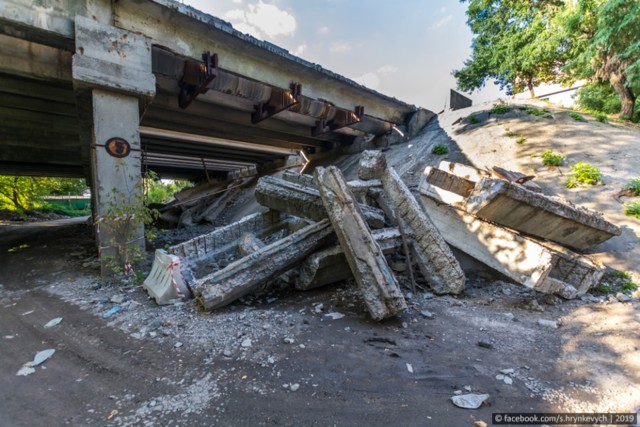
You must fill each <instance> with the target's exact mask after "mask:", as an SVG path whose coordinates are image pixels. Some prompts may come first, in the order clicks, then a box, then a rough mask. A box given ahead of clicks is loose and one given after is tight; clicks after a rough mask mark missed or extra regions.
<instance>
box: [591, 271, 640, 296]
mask: <svg viewBox="0 0 640 427" xmlns="http://www.w3.org/2000/svg"><path fill="white" fill-rule="evenodd" d="M637 289H638V284H637V283H635V282H634V281H633V276H632V275H631V273H630V272H628V271H614V272H611V273H609V274H607V275H606V276H605V277H603V278H602V280H601V281H600V283H599V284H598V286H596V287H595V288H593V293H595V294H600V295H607V294H615V293H618V292H622V293H623V294H631V293H633V292H635V291H636V290H637Z"/></svg>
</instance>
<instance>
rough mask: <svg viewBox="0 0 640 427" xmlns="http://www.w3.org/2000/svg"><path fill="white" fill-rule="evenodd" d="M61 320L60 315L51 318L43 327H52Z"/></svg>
mask: <svg viewBox="0 0 640 427" xmlns="http://www.w3.org/2000/svg"><path fill="white" fill-rule="evenodd" d="M61 322H62V317H56V318H55V319H51V320H49V321H48V322H47V323H46V325H44V327H45V328H53V327H54V326H57V325H59V324H60V323H61Z"/></svg>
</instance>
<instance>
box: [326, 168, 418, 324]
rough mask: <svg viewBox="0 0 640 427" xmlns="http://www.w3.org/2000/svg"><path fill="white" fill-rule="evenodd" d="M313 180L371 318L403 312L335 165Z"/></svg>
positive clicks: (379, 254) (402, 303)
mask: <svg viewBox="0 0 640 427" xmlns="http://www.w3.org/2000/svg"><path fill="white" fill-rule="evenodd" d="M314 179H315V182H316V185H317V186H318V188H319V189H320V195H321V197H322V202H323V204H324V207H325V208H326V212H327V214H328V215H329V219H330V220H331V223H332V224H333V227H334V230H335V233H336V235H337V237H338V240H339V241H340V246H342V249H343V250H344V253H345V256H346V258H347V262H348V263H349V266H350V267H351V272H352V273H353V275H354V277H355V279H356V283H357V284H358V287H359V288H360V291H361V292H362V294H363V297H364V300H365V303H366V304H367V307H368V309H369V313H370V314H371V317H373V318H374V319H376V320H382V319H385V318H388V317H392V316H395V315H396V314H398V313H399V312H400V311H402V310H404V309H406V308H407V304H406V302H405V300H404V296H403V295H402V292H401V291H400V288H399V285H398V282H397V280H396V278H395V276H394V275H393V272H392V271H391V267H389V264H387V261H386V259H385V257H384V254H383V253H382V249H380V246H378V244H377V243H376V241H375V239H374V238H373V235H372V234H371V230H370V229H369V227H368V226H367V224H366V223H365V221H364V219H363V217H362V214H361V212H360V210H359V209H358V205H357V203H355V201H354V199H353V194H352V193H351V191H350V190H349V187H348V186H347V184H346V180H345V179H344V176H343V175H342V172H340V170H339V169H338V168H336V167H335V166H329V167H328V168H317V169H316V171H315V174H314Z"/></svg>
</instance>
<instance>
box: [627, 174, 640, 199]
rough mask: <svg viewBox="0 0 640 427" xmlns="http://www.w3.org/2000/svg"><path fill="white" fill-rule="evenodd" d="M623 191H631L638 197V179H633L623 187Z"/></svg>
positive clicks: (639, 186)
mask: <svg viewBox="0 0 640 427" xmlns="http://www.w3.org/2000/svg"><path fill="white" fill-rule="evenodd" d="M624 188H625V190H631V191H633V193H634V194H635V195H636V196H640V178H633V179H632V180H631V181H629V182H627V184H626V185H625V186H624Z"/></svg>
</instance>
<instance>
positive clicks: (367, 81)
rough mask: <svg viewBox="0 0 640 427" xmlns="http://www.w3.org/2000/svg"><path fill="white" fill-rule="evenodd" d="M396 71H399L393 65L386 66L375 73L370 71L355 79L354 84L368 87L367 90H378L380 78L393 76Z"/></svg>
mask: <svg viewBox="0 0 640 427" xmlns="http://www.w3.org/2000/svg"><path fill="white" fill-rule="evenodd" d="M396 71H399V68H398V67H396V66H395V65H390V64H386V65H383V66H382V67H380V68H378V69H377V70H376V71H370V72H368V73H365V74H363V75H361V76H360V77H356V78H355V79H353V80H355V81H356V82H358V83H360V84H361V85H364V86H366V87H368V88H369V89H379V88H380V83H382V79H381V77H384V76H388V75H389V74H393V73H395V72H396Z"/></svg>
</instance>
